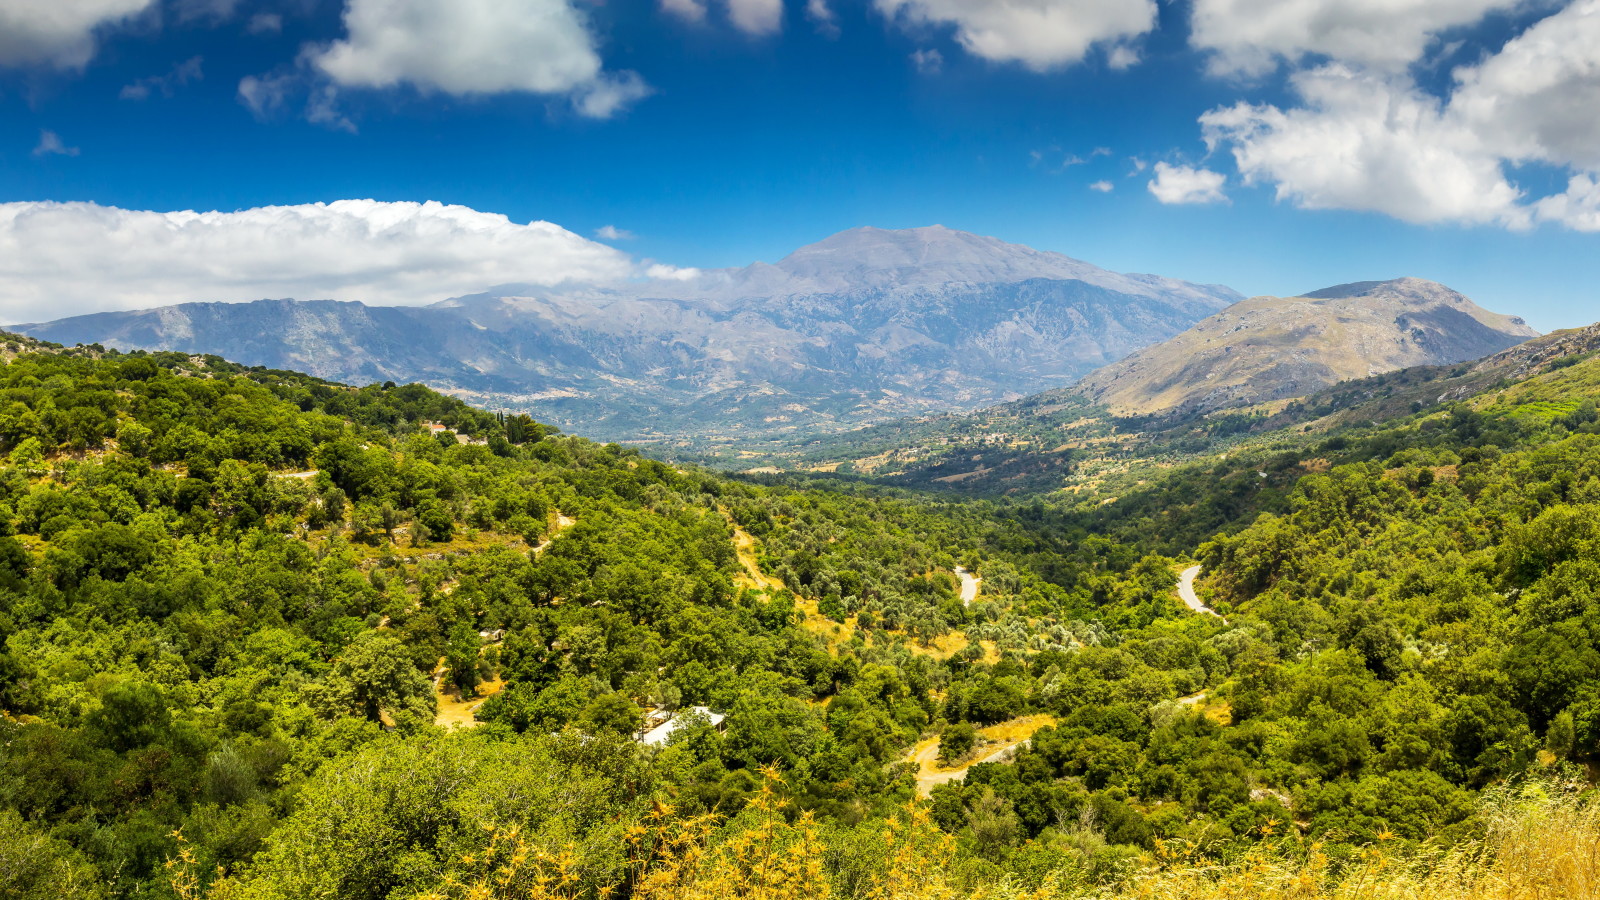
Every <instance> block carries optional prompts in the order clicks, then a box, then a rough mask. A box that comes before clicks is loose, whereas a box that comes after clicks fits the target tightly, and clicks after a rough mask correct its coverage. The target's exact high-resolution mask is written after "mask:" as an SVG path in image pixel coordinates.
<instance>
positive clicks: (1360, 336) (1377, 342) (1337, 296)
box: [1073, 278, 1538, 415]
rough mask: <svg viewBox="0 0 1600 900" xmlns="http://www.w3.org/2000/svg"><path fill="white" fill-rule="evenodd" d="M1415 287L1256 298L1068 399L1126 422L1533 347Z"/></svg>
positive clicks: (1469, 305)
mask: <svg viewBox="0 0 1600 900" xmlns="http://www.w3.org/2000/svg"><path fill="white" fill-rule="evenodd" d="M1537 336H1538V332H1536V331H1534V330H1533V329H1532V328H1529V327H1528V326H1527V324H1526V323H1525V322H1523V321H1522V320H1521V319H1518V318H1514V317H1512V316H1504V315H1500V314H1499V313H1493V312H1489V311H1488V310H1485V309H1483V308H1482V307H1480V306H1478V305H1477V304H1475V303H1473V302H1472V301H1471V300H1468V299H1467V298H1466V297H1463V296H1462V295H1460V294H1458V293H1456V292H1455V291H1452V290H1450V289H1449V288H1447V287H1445V286H1444V285H1441V284H1436V283H1434V282H1431V281H1424V280H1422V279H1419V278H1398V279H1395V280H1393V281H1364V282H1358V283H1355V284H1344V285H1339V286H1337V287H1331V288H1326V289H1324V290H1320V291H1313V292H1311V293H1309V294H1305V295H1304V296H1300V297H1252V298H1250V299H1248V300H1243V301H1241V302H1239V303H1236V304H1234V305H1233V306H1230V307H1228V308H1227V309H1225V310H1223V311H1222V312H1220V313H1217V314H1216V315H1214V316H1211V317H1210V318H1208V319H1206V320H1205V321H1203V322H1200V323H1199V324H1198V325H1195V326H1194V327H1193V328H1190V329H1189V330H1188V331H1185V332H1183V333H1182V334H1180V335H1178V336H1176V337H1174V338H1172V339H1171V340H1168V341H1165V342H1163V343H1160V344H1156V345H1154V346H1151V347H1147V348H1145V349H1143V350H1140V351H1138V352H1136V353H1134V354H1132V355H1130V356H1128V357H1127V358H1126V359H1123V360H1121V361H1119V362H1116V363H1113V364H1111V365H1109V366H1106V367H1105V368H1103V369H1101V370H1099V371H1097V372H1095V373H1093V374H1091V375H1089V376H1088V377H1086V378H1084V379H1083V381H1082V382H1080V383H1079V384H1078V385H1077V386H1076V387H1075V388H1074V389H1073V392H1074V393H1081V394H1082V395H1083V396H1085V397H1087V398H1089V399H1091V400H1094V401H1095V402H1098V403H1104V404H1105V405H1106V406H1108V407H1110V408H1111V410H1112V411H1113V412H1116V413H1119V414H1124V415H1148V414H1157V413H1170V412H1194V411H1198V412H1206V411H1210V410H1215V409H1225V408H1229V407H1238V406H1250V405H1252V404H1256V403H1262V402H1265V401H1269V400H1279V399H1283V398H1288V397H1301V396H1304V395H1306V394H1310V393H1313V392H1315V391H1318V390H1321V389H1322V388H1325V387H1327V386H1329V385H1331V384H1334V383H1336V382H1340V381H1345V380H1347V379H1352V378H1366V377H1368V376H1372V375H1378V374H1381V373H1384V372H1392V371H1395V370H1398V369H1404V368H1408V367H1411V366H1425V365H1449V364H1452V363H1458V362H1463V361H1466V360H1472V359H1478V358H1481V357H1485V356H1489V355H1490V354H1493V353H1497V352H1499V351H1501V350H1504V349H1506V348H1508V347H1511V346H1514V345H1516V344H1520V343H1522V342H1523V341H1526V340H1528V339H1529V338H1533V337H1537Z"/></svg>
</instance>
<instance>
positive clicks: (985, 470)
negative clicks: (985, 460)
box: [934, 466, 994, 484]
mask: <svg viewBox="0 0 1600 900" xmlns="http://www.w3.org/2000/svg"><path fill="white" fill-rule="evenodd" d="M993 471H994V469H993V468H991V467H987V466H979V467H978V468H976V469H973V470H972V471H971V472H960V473H958V474H955V475H945V476H943V477H942V478H935V479H934V481H941V482H945V483H947V484H954V483H956V482H959V481H966V480H967V479H968V478H977V477H978V476H979V475H987V474H989V473H990V472H993Z"/></svg>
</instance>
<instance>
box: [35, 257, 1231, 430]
mask: <svg viewBox="0 0 1600 900" xmlns="http://www.w3.org/2000/svg"><path fill="white" fill-rule="evenodd" d="M1240 299H1241V295H1239V294H1238V293H1236V292H1234V291H1232V290H1230V289H1228V288H1226V287H1221V286H1217V285H1199V284H1192V283H1189V282H1184V281H1177V280H1173V279H1168V278H1160V277H1156V276H1152V275H1124V274H1119V273H1115V272H1110V271H1107V270H1104V269H1101V268H1098V267H1096V266H1093V265H1090V264H1088V263H1085V262H1081V261H1079V260H1075V259H1072V258H1070V257H1067V256H1063V255H1061V254H1057V253H1047V252H1042V251H1038V250H1034V249H1031V248H1029V247H1024V246H1020V245H1017V244H1010V243H1006V242H1003V241H1000V240H997V239H995V238H990V237H982V236H978V235H973V234H968V233H965V232H960V231H955V230H952V229H948V228H944V227H940V226H932V227H926V228H913V229H904V230H885V229H877V228H857V229H852V230H850V231H845V232H841V233H839V234H836V235H834V236H832V237H830V238H827V239H825V240H823V241H821V242H819V243H816V244H812V245H810V246H807V247H803V248H801V249H799V250H797V251H795V252H794V253H792V254H790V255H789V256H787V257H785V258H784V259H782V260H780V261H778V262H776V263H772V264H767V263H756V264H754V265H750V266H746V267H744V268H737V269H719V270H705V271H690V272H688V273H687V277H683V278H676V279H651V280H648V281H639V282H629V283H621V284H613V285H607V286H599V287H595V286H587V287H578V288H562V289H555V290H551V289H536V288H533V287H530V286H526V285H504V286H501V287H498V288H495V289H492V290H489V291H486V292H484V293H480V294H475V295H470V296H464V297H457V298H453V299H449V300H445V301H443V302H441V303H438V304H435V305H433V306H427V307H384V306H369V305H365V304H362V303H354V302H339V301H333V300H312V301H299V300H261V301H257V302H253V303H238V304H234V303H182V304H178V305H175V306H167V307H161V308H157V309H147V310H137V311H130V312H107V313H97V314H93V315H86V316H76V317H73V318H68V319H61V320H58V321H54V322H46V323H36V324H27V325H18V326H15V327H14V329H13V330H16V331H19V332H22V333H24V334H28V335H32V336H34V337H37V338H42V339H45V340H50V341H57V342H60V343H65V344H74V343H99V344H102V345H106V346H110V347H116V348H119V349H149V350H177V351H182V352H188V353H210V354H217V355H220V356H224V357H227V358H229V359H233V360H237V361H240V362H243V363H245V364H248V365H260V366H267V367H270V368H282V369H295V370H301V371H306V372H310V373H312V374H315V375H317V376H320V377H324V378H330V379H335V380H339V381H345V382H351V383H369V382H375V381H390V380H392V381H397V382H405V381H421V382H425V383H427V384H429V385H431V386H433V387H436V388H439V389H441V390H444V391H446V392H448V393H452V394H455V395H457V396H460V397H462V398H464V399H467V400H468V401H470V402H473V403H476V404H480V405H484V406H488V407H491V408H499V409H504V410H516V411H529V412H532V413H534V414H535V415H536V416H539V417H540V418H542V419H544V420H547V421H552V422H554V423H555V424H558V425H561V426H562V427H566V428H569V429H574V430H578V431H581V432H582V433H584V434H588V435H592V436H597V437H601V438H605V439H613V440H630V439H631V440H652V439H686V438H690V437H695V438H707V437H709V438H715V437H752V436H772V435H783V434H797V433H804V432H813V431H827V430H839V429H845V428H850V427H855V426H859V425H862V424H867V423H872V422H877V421H885V420H889V419H894V418H899V417H904V416H909V415H917V414H925V413H930V412H943V411H951V410H970V409H975V408H979V407H983V406H986V405H990V404H994V403H998V402H1003V401H1006V400H1012V399H1016V398H1019V397H1022V396H1025V395H1028V394H1032V393H1036V392H1040V391H1045V390H1049V389H1051V388H1059V387H1062V386H1065V385H1069V384H1072V383H1073V382H1075V381H1077V380H1078V379H1079V378H1081V377H1082V376H1083V375H1085V374H1087V373H1089V372H1090V371H1092V370H1094V369H1097V368H1100V367H1101V366H1104V365H1105V364H1107V363H1111V362H1115V361H1116V360H1119V359H1122V358H1123V357H1125V356H1127V355H1128V354H1130V353H1132V352H1134V351H1137V350H1139V349H1141V348H1144V347H1147V346H1150V345H1152V344H1156V343H1159V342H1161V341H1164V340H1167V339H1168V338H1171V337H1173V336H1175V335H1177V334H1179V333H1180V332H1182V331H1184V330H1185V329H1186V328H1188V327H1189V326H1191V325H1193V324H1195V323H1196V322H1199V321H1201V320H1202V319H1205V318H1206V317H1208V316H1211V315H1213V314H1215V313H1217V312H1218V311H1220V310H1222V309H1224V308H1225V307H1228V306H1229V305H1231V304H1233V303H1235V302H1236V301H1238V300H1240Z"/></svg>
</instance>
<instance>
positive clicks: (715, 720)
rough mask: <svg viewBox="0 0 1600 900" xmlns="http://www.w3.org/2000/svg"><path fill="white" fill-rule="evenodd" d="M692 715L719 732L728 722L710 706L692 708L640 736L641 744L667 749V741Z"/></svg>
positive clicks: (682, 711) (678, 713)
mask: <svg viewBox="0 0 1600 900" xmlns="http://www.w3.org/2000/svg"><path fill="white" fill-rule="evenodd" d="M690 715H696V716H698V717H703V718H704V719H705V720H706V721H708V722H710V723H711V727H712V728H715V729H716V730H718V731H721V730H722V729H723V722H725V721H727V718H728V717H727V716H725V715H723V714H722V713H716V712H712V711H711V707H709V706H692V707H690V708H688V709H686V710H680V711H679V712H677V713H675V714H674V715H672V716H671V717H669V718H668V719H667V720H666V721H665V722H662V723H661V724H659V725H657V726H655V727H654V728H651V729H650V730H649V731H646V732H645V733H644V734H641V735H640V736H639V743H641V744H644V745H646V746H649V747H665V746H666V745H667V741H668V740H670V739H671V738H672V733H673V732H675V731H677V730H678V729H679V728H680V727H682V726H683V725H684V724H685V719H686V718H687V717H688V716H690Z"/></svg>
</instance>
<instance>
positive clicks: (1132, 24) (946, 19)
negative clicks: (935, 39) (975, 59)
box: [873, 0, 1156, 72]
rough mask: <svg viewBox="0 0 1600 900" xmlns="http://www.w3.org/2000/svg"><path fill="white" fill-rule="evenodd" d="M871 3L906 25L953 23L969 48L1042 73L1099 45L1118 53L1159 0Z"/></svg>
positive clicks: (1150, 23) (1146, 27)
mask: <svg viewBox="0 0 1600 900" xmlns="http://www.w3.org/2000/svg"><path fill="white" fill-rule="evenodd" d="M873 6H874V7H876V8H877V10H878V11H879V12H881V13H882V14H883V15H885V16H887V17H889V18H890V19H894V20H897V21H899V22H902V23H905V24H911V25H923V26H930V25H932V26H953V27H954V28H955V36H956V41H957V42H958V43H960V44H961V46H962V47H963V48H965V49H966V51H967V52H968V53H971V54H973V55H974V56H979V57H982V58H983V59H987V60H991V61H993V62H1015V63H1021V64H1022V65H1024V66H1026V67H1027V68H1029V69H1032V70H1034V71H1038V72H1043V71H1048V70H1050V69H1055V68H1060V67H1062V66H1068V65H1072V64H1073V63H1076V62H1079V61H1081V60H1082V59H1083V58H1084V57H1085V56H1086V55H1087V54H1088V53H1089V50H1090V48H1092V47H1094V46H1095V45H1097V44H1106V45H1109V46H1111V47H1112V48H1113V51H1112V52H1113V53H1115V49H1114V48H1115V47H1117V46H1120V45H1122V44H1125V43H1126V42H1127V41H1129V40H1132V39H1133V38H1136V37H1139V36H1140V35H1143V34H1145V33H1147V32H1149V31H1150V30H1152V29H1153V28H1155V25H1156V4H1155V0H873ZM1116 58H1117V59H1118V60H1124V61H1125V60H1127V57H1125V56H1119V57H1116Z"/></svg>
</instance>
